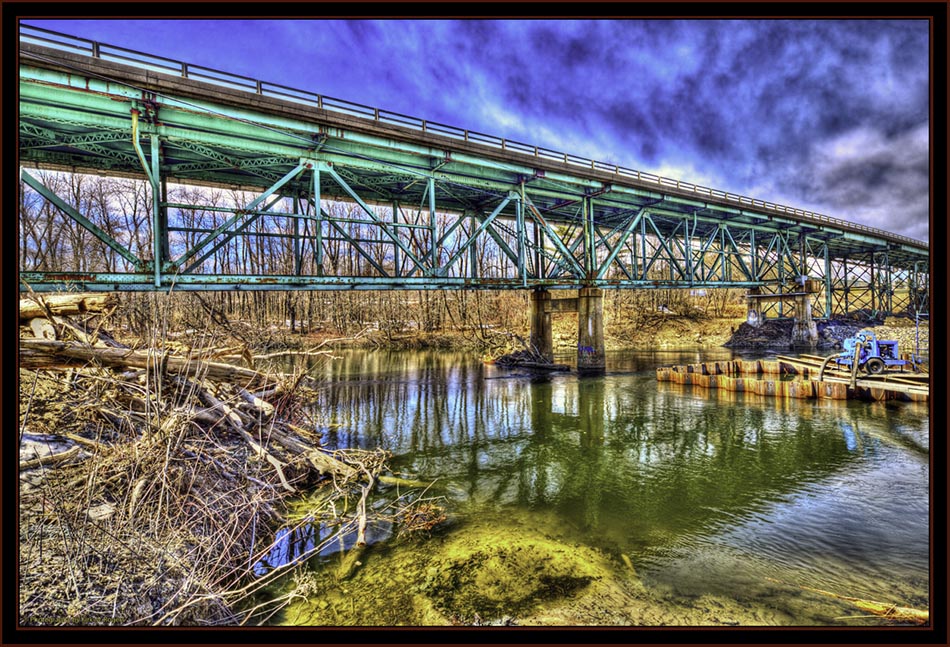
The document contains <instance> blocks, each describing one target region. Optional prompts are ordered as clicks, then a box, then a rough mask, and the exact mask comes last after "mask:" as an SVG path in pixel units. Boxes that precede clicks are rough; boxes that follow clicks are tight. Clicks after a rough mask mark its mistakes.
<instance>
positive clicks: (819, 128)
mask: <svg viewBox="0 0 950 647" xmlns="http://www.w3.org/2000/svg"><path fill="white" fill-rule="evenodd" d="M51 28H52V29H58V30H59V31H64V32H66V33H74V34H76V35H80V36H86V37H89V38H97V39H100V40H103V41H105V42H112V43H115V44H118V45H124V46H127V47H133V48H137V49H145V50H148V51H152V52H154V53H156V54H161V55H165V56H169V57H172V58H180V59H183V60H188V61H191V62H197V63H200V64H204V65H209V66H211V67H218V68H222V69H225V70H228V71H234V72H236V73H240V74H245V75H247V76H252V77H256V78H262V79H264V80H270V81H274V82H277V83H283V84H286V85H291V86H294V87H301V88H304V89H308V90H312V91H315V92H321V93H324V94H328V95H331V96H337V97H340V98H344V99H350V100H353V101H358V102H361V103H365V104H369V105H374V106H379V107H381V108H386V109H390V110H395V111H398V112H403V113H406V114H410V115H414V116H418V117H422V118H426V119H430V120H435V121H441V122H444V123H448V124H451V125H456V126H459V127H464V128H469V129H471V130H478V131H481V132H486V133H490V134H495V135H500V136H504V137H509V138H512V139H517V140H520V141H524V142H527V143H531V144H537V145H540V146H544V147H547V148H552V149H555V150H560V151H566V152H569V153H572V154H575V155H581V156H587V157H593V158H595V159H599V160H602V161H608V162H613V163H619V164H622V165H624V166H628V167H631V168H636V169H640V170H644V171H652V172H662V173H663V174H666V175H669V176H671V177H676V178H677V179H684V180H687V181H692V182H697V183H700V184H706V185H708V186H712V187H714V188H718V189H723V190H728V191H732V192H736V193H742V194H745V195H752V196H754V197H757V198H761V199H765V200H769V201H776V202H781V203H784V204H789V205H790V206H796V207H803V208H809V209H812V210H815V211H819V212H821V213H826V214H827V215H830V216H834V217H841V218H845V219H851V220H856V221H860V222H865V223H867V224H869V225H873V226H877V227H881V228H885V229H891V230H895V231H898V232H899V233H907V234H908V235H913V236H916V237H922V238H926V237H927V236H928V232H927V216H928V207H927V204H928V202H927V189H928V182H929V179H928V169H927V165H926V161H927V156H928V152H929V149H928V138H927V124H928V119H929V114H928V109H929V94H928V92H929V77H928V24H927V22H926V21H922V20H917V21H912V20H757V21H753V20H731V21H720V20H702V21H689V20H582V21H568V20H530V21H492V20H457V21H442V20H432V21H413V20H409V21H403V20H397V21H385V20H383V21H361V20H348V21H342V20H341V21H319V20H317V21H299V20H298V21H233V22H228V21H201V22H200V24H199V23H198V22H197V21H185V22H175V21H168V22H161V23H154V22H150V21H122V24H121V25H119V24H116V23H115V22H111V23H110V22H108V21H64V22H60V23H58V24H57V25H56V26H51ZM123 39H125V40H124V42H123ZM896 214H900V217H897V216H896Z"/></svg>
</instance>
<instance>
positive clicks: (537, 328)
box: [531, 288, 554, 362]
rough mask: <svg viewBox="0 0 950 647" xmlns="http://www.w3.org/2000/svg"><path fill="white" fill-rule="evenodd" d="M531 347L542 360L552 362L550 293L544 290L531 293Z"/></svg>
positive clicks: (539, 289) (552, 337) (552, 339)
mask: <svg viewBox="0 0 950 647" xmlns="http://www.w3.org/2000/svg"><path fill="white" fill-rule="evenodd" d="M531 347H532V348H533V349H534V350H535V351H537V352H538V353H539V354H540V355H541V356H542V357H544V359H546V360H548V361H549V362H553V361H554V336H553V332H552V329H551V292H550V291H549V290H545V289H544V288H538V289H536V290H535V291H534V292H532V293H531Z"/></svg>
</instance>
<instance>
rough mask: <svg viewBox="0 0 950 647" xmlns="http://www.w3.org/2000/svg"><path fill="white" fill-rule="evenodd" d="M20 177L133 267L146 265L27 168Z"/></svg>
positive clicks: (21, 171) (22, 170)
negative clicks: (31, 173)
mask: <svg viewBox="0 0 950 647" xmlns="http://www.w3.org/2000/svg"><path fill="white" fill-rule="evenodd" d="M20 177H21V178H22V179H23V181H24V182H25V183H26V184H27V186H29V187H30V188H32V189H33V190H34V191H36V192H37V193H39V194H40V195H42V196H43V197H44V198H46V199H47V200H49V201H50V202H52V203H53V204H54V205H56V207H57V208H58V209H59V210H60V211H62V212H63V213H65V214H66V215H67V216H69V217H70V218H72V219H73V220H75V221H76V222H78V223H79V224H80V225H82V226H83V227H85V228H86V229H88V230H89V231H90V232H91V233H92V234H93V235H94V236H95V237H96V238H98V239H99V240H101V241H102V242H104V243H105V244H106V245H108V246H109V247H110V248H111V249H113V250H114V251H115V252H116V253H117V254H119V255H120V256H121V257H122V258H124V259H125V260H127V261H128V262H129V263H131V264H132V266H133V267H136V268H141V267H143V266H144V263H143V262H142V260H141V259H139V258H138V257H137V256H135V254H133V253H132V252H130V251H129V250H128V249H126V248H125V247H124V246H123V245H122V244H121V243H119V241H117V240H116V239H115V238H113V237H112V236H110V235H109V234H108V233H106V232H105V231H103V230H102V229H101V228H100V227H99V226H98V225H96V223H94V222H92V221H91V220H89V219H88V218H86V217H85V216H84V215H82V214H81V213H79V211H77V210H76V209H75V208H73V207H72V206H71V205H69V204H67V203H66V202H65V201H64V200H63V199H62V198H60V197H59V196H58V195H56V194H55V193H53V192H52V191H51V190H50V189H49V188H47V186H46V185H45V184H43V183H42V182H40V181H39V180H37V179H36V178H35V177H33V176H32V175H30V174H29V173H28V172H27V171H26V170H25V169H21V170H20Z"/></svg>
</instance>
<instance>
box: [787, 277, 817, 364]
mask: <svg viewBox="0 0 950 647" xmlns="http://www.w3.org/2000/svg"><path fill="white" fill-rule="evenodd" d="M817 291H818V282H817V281H814V280H807V281H804V285H803V286H802V293H801V294H797V295H796V296H795V325H794V326H793V328H792V344H793V345H794V346H807V347H809V348H814V347H815V346H817V345H818V326H817V325H816V324H815V320H814V319H813V318H812V312H811V295H812V294H814V293H815V292H817Z"/></svg>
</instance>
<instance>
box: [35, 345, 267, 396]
mask: <svg viewBox="0 0 950 647" xmlns="http://www.w3.org/2000/svg"><path fill="white" fill-rule="evenodd" d="M24 351H27V352H24ZM30 351H32V352H30ZM37 353H39V354H41V355H48V356H51V357H52V358H53V361H49V360H48V359H47V360H45V361H44V358H42V357H37V355H36V354H37ZM88 362H98V363H99V364H101V365H103V366H110V367H117V368H123V369H128V368H144V369H156V368H161V370H162V371H163V372H166V373H170V374H176V375H184V376H189V377H198V378H203V379H209V380H212V381H220V382H232V383H240V384H245V385H250V384H255V385H266V384H267V383H270V384H273V382H274V378H273V377H272V376H268V375H265V374H264V373H260V372H258V371H254V370H251V369H248V368H241V367H240V366H234V365H232V364H222V363H220V362H202V361H199V360H194V359H189V358H186V357H177V356H175V355H169V354H167V353H162V354H159V353H156V352H154V351H136V350H128V349H123V348H98V347H90V346H87V345H84V344H78V343H73V342H63V341H56V340H48V339H21V340H20V367H21V368H50V367H52V366H63V365H73V366H76V365H81V364H85V363H88Z"/></svg>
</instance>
